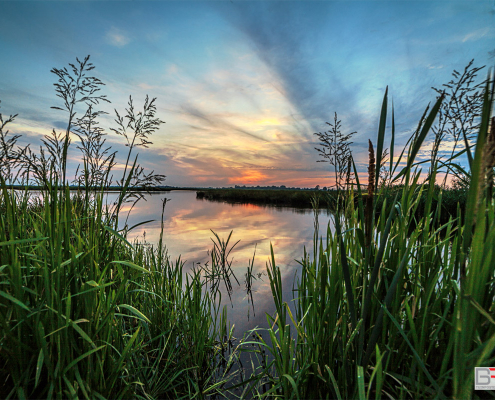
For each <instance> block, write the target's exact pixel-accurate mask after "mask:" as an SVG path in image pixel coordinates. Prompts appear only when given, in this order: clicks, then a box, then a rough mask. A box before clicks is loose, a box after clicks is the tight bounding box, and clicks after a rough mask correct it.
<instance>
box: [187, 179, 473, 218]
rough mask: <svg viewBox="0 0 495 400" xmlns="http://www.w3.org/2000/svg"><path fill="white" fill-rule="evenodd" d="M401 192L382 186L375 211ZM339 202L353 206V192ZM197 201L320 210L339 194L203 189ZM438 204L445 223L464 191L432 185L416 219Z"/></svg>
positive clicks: (332, 205) (331, 206)
mask: <svg viewBox="0 0 495 400" xmlns="http://www.w3.org/2000/svg"><path fill="white" fill-rule="evenodd" d="M403 190H404V185H396V186H391V187H385V188H383V190H382V191H380V195H379V196H376V201H377V210H381V207H382V205H383V203H384V202H385V201H387V202H388V203H389V204H390V202H392V201H393V200H394V198H395V196H396V195H398V194H400V193H401V192H402V191H403ZM340 196H342V197H343V200H342V201H341V202H340V207H341V209H342V208H343V207H344V205H345V201H346V198H347V197H349V196H352V198H353V199H354V201H355V204H357V201H358V198H359V196H358V191H357V190H355V189H354V190H353V193H352V194H351V193H350V192H349V191H344V192H342V193H341V194H340ZM366 196H367V193H362V199H363V201H364V202H366ZM196 197H197V198H198V199H204V200H210V201H222V202H227V203H249V204H258V205H270V206H276V207H296V208H309V209H311V208H313V200H314V199H315V198H317V199H318V203H319V207H320V208H322V209H330V210H332V211H335V210H336V207H337V198H338V197H339V194H338V192H337V191H322V190H290V189H284V190H263V189H260V190H257V189H249V190H246V189H203V190H199V191H197V192H196ZM440 197H441V198H442V201H441V211H442V213H441V218H442V221H444V222H447V221H448V219H449V217H450V216H452V217H454V218H455V217H456V215H457V209H458V206H460V209H461V212H462V213H464V210H465V208H466V200H467V191H466V190H464V189H451V188H443V189H442V188H441V187H440V186H438V185H435V186H434V188H433V195H432V198H431V199H428V196H427V194H426V193H425V192H424V193H422V194H421V196H420V197H419V203H418V205H417V210H416V212H417V216H418V217H419V216H420V215H422V214H423V213H424V212H425V210H426V208H427V202H428V201H431V205H430V207H432V208H434V209H436V208H437V205H438V200H439V198H440Z"/></svg>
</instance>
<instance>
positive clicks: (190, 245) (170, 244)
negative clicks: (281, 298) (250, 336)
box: [129, 191, 329, 334]
mask: <svg viewBox="0 0 495 400" xmlns="http://www.w3.org/2000/svg"><path fill="white" fill-rule="evenodd" d="M164 197H166V198H167V199H170V201H168V202H167V205H166V207H165V214H164V215H165V217H164V233H163V238H164V243H165V245H166V246H167V249H168V251H169V255H170V256H171V259H172V260H175V259H177V258H178V257H179V255H180V256H181V260H183V261H185V265H186V267H189V268H191V267H192V265H193V263H194V264H196V263H197V262H201V263H202V264H204V263H205V262H206V261H209V260H210V258H209V257H208V255H207V251H208V250H210V249H211V248H212V247H213V243H212V241H211V239H210V238H213V237H214V236H213V234H212V232H211V230H213V231H214V232H215V233H217V234H218V236H219V237H220V238H221V239H224V240H225V239H227V237H228V235H229V233H230V231H233V234H232V237H231V241H230V244H231V245H232V244H234V243H235V242H237V241H238V240H240V242H239V243H238V244H237V245H236V246H235V248H234V250H233V251H232V253H231V256H232V258H233V264H232V266H233V270H234V273H235V274H236V276H237V279H238V280H239V282H240V284H241V286H239V287H237V288H235V291H234V294H233V299H232V302H233V303H234V305H235V307H234V308H233V309H232V308H230V306H229V315H230V318H231V319H232V320H234V321H235V323H236V326H237V327H238V328H239V329H238V330H237V333H238V334H239V333H240V332H242V331H244V330H245V329H246V328H247V327H254V326H255V325H263V326H264V325H266V323H265V322H266V319H265V316H264V313H265V311H266V312H273V310H272V308H273V300H272V298H271V292H270V286H269V283H268V277H267V276H262V279H263V280H264V281H255V282H254V284H253V289H254V290H256V293H254V294H253V296H254V302H255V311H256V318H255V319H253V317H252V312H251V314H250V315H251V317H250V322H249V324H248V323H247V318H246V316H247V312H248V311H247V310H248V308H247V304H248V303H247V298H245V295H246V293H245V291H244V274H245V272H246V268H247V266H248V264H249V261H250V260H251V259H252V258H253V253H254V250H255V248H256V255H255V261H254V269H253V273H254V275H255V276H257V275H256V274H257V273H264V272H265V271H266V268H265V266H266V262H267V261H268V260H269V257H270V243H271V244H272V245H273V250H274V254H275V261H276V263H277V265H278V266H279V267H280V269H281V272H282V279H283V280H284V284H285V286H284V289H285V290H284V292H285V293H286V296H287V299H286V300H290V299H291V298H292V296H291V292H290V291H291V289H292V282H293V278H294V274H295V273H296V271H297V270H298V266H299V264H298V263H297V262H296V261H295V260H300V259H301V258H302V257H303V251H304V247H305V246H306V249H307V250H308V252H311V249H312V239H313V232H314V225H313V224H314V220H313V213H312V211H311V210H305V211H306V212H295V210H293V209H290V208H284V209H277V208H274V207H260V206H255V205H250V204H234V205H231V204H226V203H219V202H210V201H203V200H196V193H195V192H190V191H184V192H183V191H172V192H169V193H160V194H154V195H152V196H147V201H146V202H144V201H142V202H141V203H138V205H137V206H136V207H135V208H134V210H133V212H132V214H131V217H130V218H129V226H132V225H133V224H135V223H138V222H140V221H145V220H150V219H155V220H156V221H155V222H152V223H149V224H146V225H142V226H139V227H138V228H136V230H135V231H134V232H133V233H132V234H130V235H129V237H130V238H131V239H132V238H134V237H138V238H139V239H142V238H143V234H144V232H146V240H147V241H148V242H150V243H157V242H158V240H159V237H160V225H161V224H160V218H161V211H162V203H161V200H162V199H163V198H164ZM297 211H300V210H297ZM328 221H329V217H328V216H327V215H326V212H321V213H320V216H319V222H320V236H321V235H323V234H324V233H325V232H326V225H327V224H328ZM210 229H211V230H210ZM210 263H211V261H210ZM223 298H224V299H227V296H226V294H225V293H224V294H223ZM226 304H227V303H226ZM241 328H242V329H243V330H242V331H241V330H240V329H241Z"/></svg>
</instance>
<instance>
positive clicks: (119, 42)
mask: <svg viewBox="0 0 495 400" xmlns="http://www.w3.org/2000/svg"><path fill="white" fill-rule="evenodd" d="M105 38H106V41H107V43H109V44H111V45H112V46H116V47H124V46H125V45H127V44H128V43H129V42H130V41H131V39H130V38H129V36H128V35H127V34H126V33H125V32H124V31H123V30H121V29H119V28H116V27H114V26H112V27H111V28H110V30H109V31H108V32H107V34H106V35H105Z"/></svg>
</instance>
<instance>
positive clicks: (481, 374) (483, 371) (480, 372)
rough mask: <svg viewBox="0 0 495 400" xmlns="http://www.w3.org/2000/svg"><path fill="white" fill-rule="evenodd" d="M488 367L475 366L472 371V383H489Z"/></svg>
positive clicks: (484, 384)
mask: <svg viewBox="0 0 495 400" xmlns="http://www.w3.org/2000/svg"><path fill="white" fill-rule="evenodd" d="M490 381H491V377H490V368H480V367H476V368H475V371H474V384H475V385H483V386H487V385H489V384H490Z"/></svg>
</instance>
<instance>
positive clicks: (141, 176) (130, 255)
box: [0, 58, 495, 400]
mask: <svg viewBox="0 0 495 400" xmlns="http://www.w3.org/2000/svg"><path fill="white" fill-rule="evenodd" d="M92 70H93V66H92V65H91V64H90V63H89V59H88V58H86V59H84V60H83V61H79V60H78V61H77V63H76V64H75V65H70V68H69V69H66V68H63V69H54V70H52V72H53V73H54V74H55V75H56V76H57V78H58V80H57V83H56V85H55V86H56V94H57V96H58V97H59V98H60V99H61V100H62V102H61V105H60V106H57V107H58V109H60V110H62V111H63V112H65V113H66V114H65V115H66V116H67V122H68V123H67V128H66V130H65V132H63V133H57V132H56V131H53V132H52V134H51V135H48V136H46V137H45V138H44V140H43V144H42V146H41V148H40V149H39V151H38V152H35V151H34V150H32V149H31V148H30V147H29V146H28V147H24V148H22V147H19V146H17V145H16V141H17V139H18V138H19V137H18V136H17V135H13V136H12V135H11V134H9V133H8V131H7V128H8V124H9V123H11V122H12V121H13V120H14V119H15V116H10V117H9V118H5V117H3V118H2V119H1V120H0V128H1V129H0V155H1V157H0V162H1V163H2V164H1V172H0V185H1V195H0V284H1V287H0V348H1V351H0V382H1V383H0V396H1V397H2V398H88V399H90V398H91V399H101V398H142V399H152V398H174V399H175V398H188V399H189V398H215V397H216V398H222V397H231V398H236V397H242V398H293V399H310V398H311V399H320V398H337V399H345V398H359V399H360V400H364V399H371V398H374V399H380V398H404V399H405V398H445V397H453V398H460V399H464V398H470V397H473V396H474V397H476V396H478V394H477V393H475V392H474V391H473V369H474V367H476V366H491V365H493V363H494V362H495V356H494V354H495V353H494V349H495V321H494V312H495V310H494V298H495V284H494V278H495V252H494V251H493V249H495V210H494V201H493V168H494V166H495V126H494V125H495V124H494V120H493V118H492V111H493V95H494V85H495V83H494V79H493V75H489V76H488V78H487V79H486V80H485V81H483V83H482V84H480V85H477V86H476V89H475V90H474V92H473V91H470V92H469V96H472V99H473V101H475V100H476V103H473V104H476V107H474V106H473V107H472V108H470V109H468V108H466V109H465V114H462V113H458V114H455V107H457V105H456V104H457V103H456V102H455V101H454V100H452V99H453V98H454V99H455V98H456V97H455V96H457V99H459V93H461V92H462V90H461V89H459V90H461V92H455V94H452V93H454V91H455V90H456V88H458V87H459V88H462V87H465V86H463V85H465V82H464V81H463V82H461V83H459V82H457V81H456V82H453V83H449V85H450V88H451V89H452V90H453V91H452V92H449V91H448V90H447V91H445V92H444V91H443V90H442V91H440V92H441V93H439V96H438V98H437V99H436V101H435V102H434V104H433V105H432V106H431V107H428V108H427V109H426V111H425V113H424V115H423V116H422V118H421V119H420V121H419V123H418V125H417V129H416V130H415V132H414V134H413V135H412V137H411V139H410V141H409V142H408V145H407V146H406V148H404V150H402V151H401V153H400V156H399V157H398V158H394V154H397V153H394V137H395V126H394V124H395V122H394V121H395V116H394V110H393V108H392V111H391V121H392V123H391V132H390V137H391V141H390V147H389V149H390V150H389V152H390V157H389V161H388V162H383V161H382V160H384V159H385V154H386V153H385V151H384V141H385V133H386V132H385V131H386V124H385V122H386V120H387V116H388V114H389V111H388V91H387V92H385V95H384V98H383V104H382V108H381V115H380V123H379V129H378V134H377V142H376V143H377V144H376V148H375V146H373V144H371V143H370V158H369V159H370V163H369V177H368V181H367V182H366V192H367V194H366V195H365V193H364V192H365V190H364V188H363V186H362V185H363V183H364V182H360V181H359V174H358V173H357V172H358V171H357V169H356V166H355V165H354V161H353V159H352V157H350V156H349V157H347V153H346V157H347V159H346V160H347V162H346V163H343V164H342V165H344V166H345V167H346V168H347V170H346V174H345V175H343V179H344V181H343V182H342V187H339V188H338V189H339V193H341V194H342V201H334V207H335V217H334V221H333V222H334V226H335V229H334V230H333V231H332V230H331V229H328V230H327V235H326V237H324V238H320V237H318V235H317V234H316V235H315V238H314V241H313V248H312V249H311V251H308V252H306V251H305V252H304V253H303V254H301V257H300V258H299V260H298V261H299V263H300V274H299V279H298V280H297V282H295V283H294V287H293V299H292V301H290V302H289V303H287V302H284V299H283V298H282V293H283V280H282V279H281V271H280V268H279V266H278V264H277V259H276V256H275V250H276V249H272V252H271V257H270V260H269V262H268V263H267V266H266V273H267V277H268V279H269V284H270V288H271V294H272V298H273V303H274V305H275V308H276V313H275V314H274V315H266V325H265V327H261V328H257V329H254V330H252V331H249V332H235V333H234V331H233V330H232V329H230V328H229V325H228V321H227V318H226V315H227V313H226V309H225V308H223V307H220V304H221V291H220V288H221V287H226V288H227V291H228V292H229V293H230V288H231V287H232V286H233V285H236V284H238V283H239V284H242V283H243V282H242V279H239V278H238V277H236V276H235V274H234V272H233V270H232V268H231V264H230V263H231V258H230V257H231V252H232V251H235V248H234V242H233V241H231V240H230V239H231V237H230V236H229V237H227V238H222V237H220V236H217V235H215V234H212V237H213V240H214V246H213V248H212V251H211V253H210V254H211V261H210V263H209V264H208V266H205V265H203V266H202V268H197V269H195V270H193V271H189V272H185V270H184V268H183V263H182V262H181V261H180V259H179V260H177V261H173V260H171V259H170V257H169V256H168V253H167V250H166V247H165V243H164V238H163V235H161V236H160V239H159V241H158V243H157V244H156V245H153V246H143V245H141V244H140V243H138V242H132V243H131V242H130V241H129V240H128V234H129V232H131V231H132V230H133V229H135V228H136V227H137V226H138V225H139V224H138V225H134V226H128V224H127V223H124V224H122V223H119V219H121V211H122V210H123V207H124V205H125V204H127V205H129V202H130V204H131V205H132V204H134V202H136V201H139V199H140V198H141V197H142V192H137V191H134V190H132V189H133V188H138V187H139V188H141V189H143V188H144V189H145V188H147V187H150V186H153V185H155V184H157V183H160V182H161V181H163V179H164V177H163V176H161V175H157V174H155V173H154V172H151V173H148V172H146V171H144V169H143V168H142V167H140V166H139V164H138V158H137V156H136V155H135V150H136V148H137V147H146V146H148V145H149V144H151V143H150V137H151V135H152V134H153V133H154V132H155V131H156V129H157V128H158V127H159V126H160V124H161V123H162V121H161V120H159V119H158V118H157V117H156V115H155V114H156V106H155V100H154V99H153V100H150V99H148V98H147V99H146V100H145V102H144V106H143V108H142V111H139V112H138V111H136V109H135V107H134V103H133V101H132V99H130V100H129V103H128V108H127V109H126V111H125V113H124V114H123V116H121V114H119V113H118V112H116V121H115V123H116V128H115V129H114V130H113V131H114V132H115V133H117V134H118V135H120V136H121V137H123V138H124V140H125V141H126V143H127V145H128V154H127V155H126V157H125V158H126V162H125V165H124V169H123V170H122V171H123V174H122V176H121V177H119V178H118V183H119V184H120V185H121V186H122V190H121V192H120V193H119V194H118V196H117V199H116V200H115V202H112V203H108V202H106V201H105V196H104V192H105V188H106V187H109V186H111V183H112V179H113V178H112V172H113V171H114V167H115V153H114V152H112V150H111V149H110V148H109V147H108V146H106V144H105V139H104V132H103V131H102V130H100V129H99V128H98V125H97V120H98V116H99V115H100V114H101V113H100V112H99V111H97V110H96V109H95V108H96V107H97V106H98V104H99V103H101V102H102V101H103V102H106V101H108V100H107V99H106V97H104V96H102V95H100V94H99V89H100V88H101V87H102V85H103V83H102V82H100V81H99V80H98V79H97V78H94V77H92V76H91V74H92V73H91V71H92ZM472 70H473V69H472V67H471V65H469V66H468V68H467V69H466V71H465V73H466V74H468V76H470V77H472V78H473V79H474V76H475V74H472V73H471V75H469V73H470V71H471V72H472ZM478 71H479V70H476V71H475V72H478ZM462 76H463V75H462V74H458V77H462ZM467 86H469V88H471V87H473V85H467ZM446 89H448V87H447V88H446ZM465 98H468V97H465ZM80 106H84V107H83V108H85V110H84V111H82V112H80V111H79V108H78V107H80ZM62 111H61V112H62ZM78 112H80V114H77V113H78ZM449 113H450V114H449ZM473 113H474V117H473V118H472V119H467V118H468V117H469V118H471V116H472V115H473ZM81 114H82V116H81V117H80V118H79V117H78V115H81ZM464 117H466V119H465V120H464V119H462V118H464ZM335 118H336V117H335ZM459 118H461V120H462V121H464V122H462V124H460V123H459V121H460V120H459ZM436 121H437V123H436ZM438 121H440V124H438ZM336 123H337V119H335V124H334V128H335V127H336V126H337V124H336ZM454 123H455V124H454ZM449 124H451V125H449ZM452 124H454V125H452ZM449 126H450V128H448V127H449ZM448 129H451V131H452V132H453V131H454V130H455V129H459V130H458V131H457V130H456V131H455V132H456V133H455V135H454V136H453V138H454V139H453V140H454V141H455V144H456V145H455V146H454V147H453V150H452V152H451V154H450V155H448V156H444V157H440V155H439V148H440V146H439V144H440V143H442V142H444V141H446V140H448V137H447V136H446V135H450V134H451V133H449V131H448ZM430 131H433V133H434V138H435V139H434V140H433V145H432V146H433V147H432V150H431V157H430V160H429V164H428V165H429V166H428V168H427V171H426V176H425V175H424V173H423V175H422V173H421V170H420V167H421V165H422V164H423V162H422V161H417V156H418V153H419V151H420V149H421V148H422V146H423V145H424V143H425V139H426V137H427V135H428V133H429V132H430ZM72 134H76V135H77V136H78V137H79V142H78V145H77V148H78V151H80V152H81V154H82V164H81V167H80V168H79V169H78V171H77V173H76V177H75V180H74V182H73V183H75V184H76V185H80V186H79V187H80V190H79V191H78V192H77V193H76V194H72V195H71V192H70V190H69V183H70V182H69V179H68V173H67V157H68V154H69V151H72V147H71V146H70V145H71V143H70V141H71V135H72ZM329 143H330V145H331V143H333V142H329ZM325 154H334V153H325ZM460 157H466V158H467V165H468V166H467V167H462V166H461V164H460V163H459V162H458V160H459V159H460ZM336 164H337V163H336ZM338 165H340V164H338ZM377 166H378V167H377ZM380 166H385V168H386V171H385V172H386V174H385V175H383V174H382V170H383V169H382V168H381V167H380ZM351 172H353V173H354V178H353V179H350V173H351ZM445 172H448V173H449V174H454V175H455V177H456V182H457V185H458V189H459V190H460V191H463V192H462V193H465V194H463V196H464V199H465V200H464V203H462V202H460V201H458V200H459V199H457V198H455V196H454V197H453V198H450V199H449V198H448V197H449V196H450V194H449V193H452V192H449V191H448V190H445V187H444V186H436V183H437V178H438V177H442V178H443V175H442V174H444V173H445ZM337 174H338V172H337ZM337 176H338V175H337ZM384 176H385V178H384ZM348 177H349V178H348ZM31 182H34V183H35V184H36V185H37V186H39V187H42V190H41V194H40V196H39V197H36V198H33V197H32V196H31V195H30V192H29V191H28V190H25V191H15V190H13V189H9V188H8V187H7V185H8V184H13V183H19V184H21V185H22V184H28V183H31ZM459 193H461V192H459ZM459 196H460V195H459ZM328 201H329V202H332V201H333V200H332V199H329V200H328ZM447 202H451V203H452V204H451V205H449V206H448V211H446V209H445V204H446V203H447ZM322 204H323V202H320V201H319V200H318V199H317V198H315V199H314V200H313V207H314V208H315V209H316V208H318V207H320V206H321V205H322ZM165 208H166V200H164V202H163V208H162V221H163V213H164V211H163V210H165ZM419 210H420V212H419ZM120 222H122V221H120ZM142 223H145V221H143V222H142ZM162 224H163V222H162ZM315 228H318V219H315ZM162 232H163V231H162ZM316 232H318V230H317V229H316ZM252 266H253V264H252V262H248V263H246V274H245V279H244V285H245V287H246V293H247V295H248V296H249V299H250V301H251V305H252V302H254V303H256V299H255V297H253V296H252V285H253V278H255V277H254V276H253V268H252ZM254 310H255V308H253V311H254ZM256 311H257V310H256ZM234 334H235V336H236V337H237V338H238V339H237V340H236V339H235V338H234ZM246 357H248V358H250V359H251V360H252V364H251V368H250V369H246V368H244V367H245V365H243V362H244V364H245V360H246ZM243 360H244V361H243ZM483 393H484V394H487V395H490V392H483Z"/></svg>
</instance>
